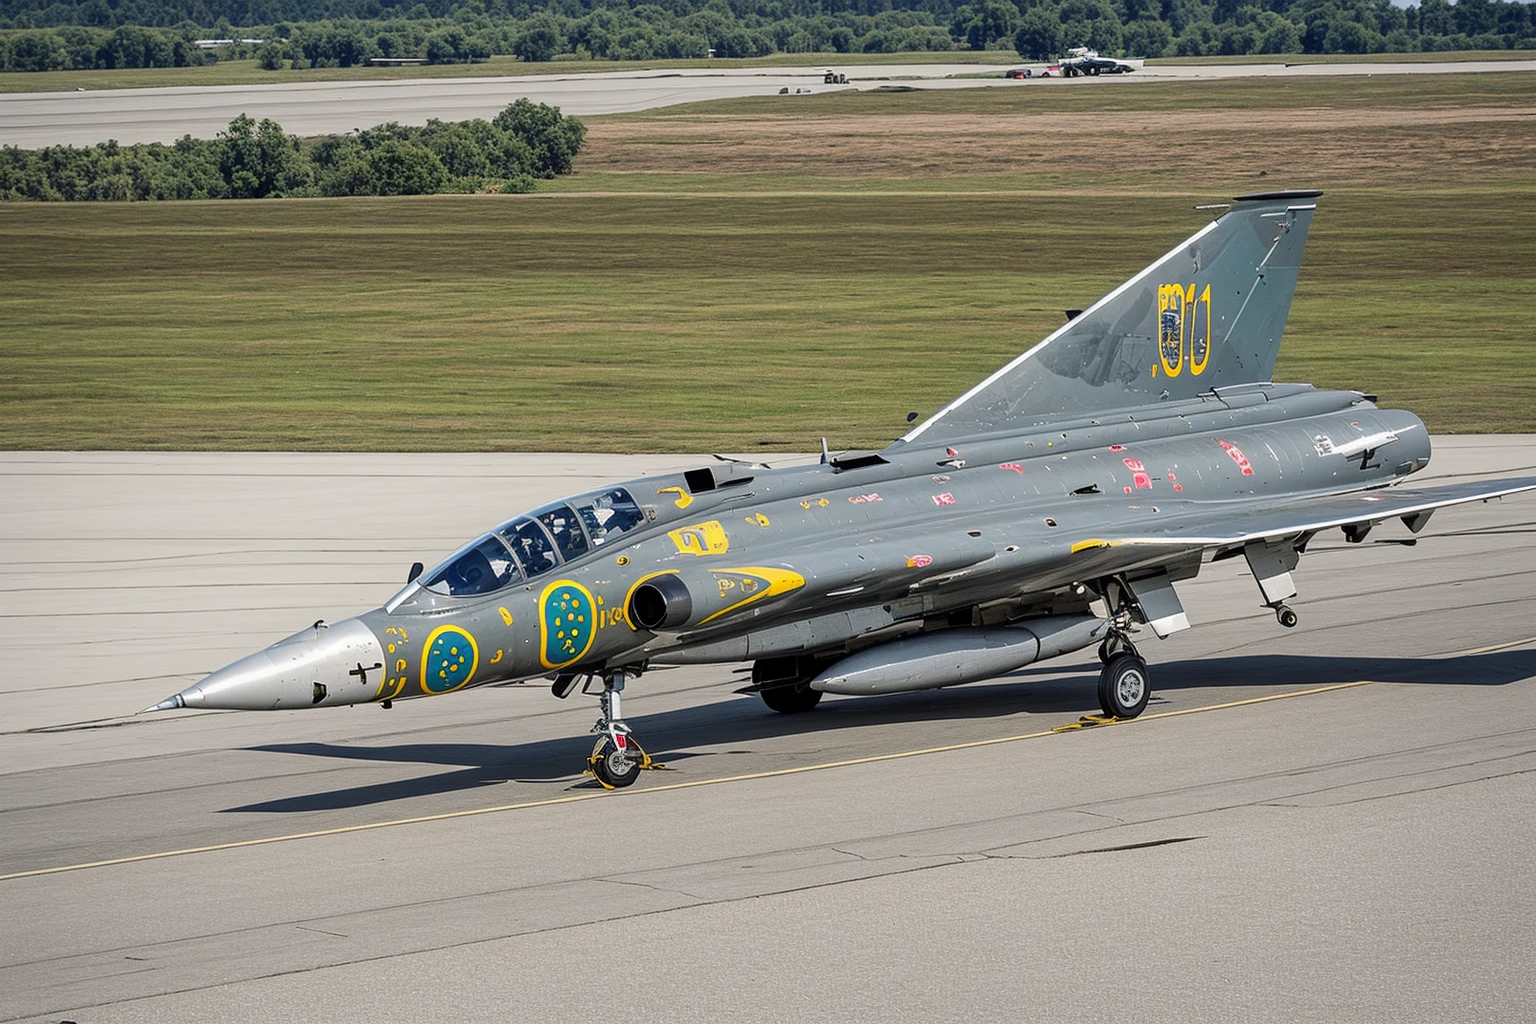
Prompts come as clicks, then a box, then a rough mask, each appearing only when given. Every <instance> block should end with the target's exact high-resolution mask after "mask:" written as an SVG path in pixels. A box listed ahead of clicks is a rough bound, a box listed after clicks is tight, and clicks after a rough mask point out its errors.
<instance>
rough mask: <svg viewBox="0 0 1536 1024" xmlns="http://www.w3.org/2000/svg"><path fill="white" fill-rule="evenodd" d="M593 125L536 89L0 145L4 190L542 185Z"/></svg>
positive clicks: (240, 195)
mask: <svg viewBox="0 0 1536 1024" xmlns="http://www.w3.org/2000/svg"><path fill="white" fill-rule="evenodd" d="M585 137H586V126H585V125H583V124H582V123H581V122H580V121H578V120H576V119H575V118H571V117H564V116H562V115H561V113H560V110H559V108H557V107H551V106H549V105H547V104H544V103H533V102H530V101H529V100H526V99H521V100H518V101H517V102H516V103H513V104H512V105H510V106H508V107H507V108H506V109H505V110H503V111H502V112H501V113H499V114H497V115H496V116H495V118H493V119H492V120H490V121H486V120H483V119H480V118H475V119H473V120H469V121H446V122H445V121H438V120H432V121H428V122H427V123H426V125H425V126H423V127H414V126H410V125H402V124H396V123H393V122H391V123H389V124H381V125H377V126H375V127H373V128H369V129H367V130H366V131H361V132H357V133H356V134H352V135H328V136H321V137H319V138H313V139H299V138H297V137H295V136H292V135H288V134H286V133H285V132H284V131H283V129H282V126H280V125H279V124H278V123H277V122H275V121H271V120H262V121H259V122H258V121H256V120H254V119H253V118H250V117H247V116H246V115H244V114H242V115H240V116H239V117H237V118H235V119H234V120H233V121H231V122H230V123H229V127H228V129H227V130H225V131H222V132H220V133H219V135H218V138H216V139H194V138H192V137H191V136H190V135H188V136H183V137H182V138H181V139H180V140H179V141H177V142H175V143H174V144H172V145H169V146H167V145H164V144H162V143H158V142H155V143H150V144H147V145H134V146H121V145H118V144H117V143H116V142H104V143H101V144H100V145H96V146H86V147H75V146H47V147H44V148H43V149H31V150H28V149H20V148H17V147H15V146H6V147H3V148H0V199H4V200H38V201H54V202H58V201H72V200H111V201H127V200H148V199H268V198H282V197H291V196H394V195H425V194H430V193H440V192H460V193H465V192H531V191H532V190H533V189H534V187H535V182H536V181H537V180H538V179H540V178H553V177H554V176H555V175H557V174H569V173H570V171H571V164H572V161H573V160H574V159H575V157H576V154H577V153H578V152H580V150H581V144H582V141H583V140H584V139H585Z"/></svg>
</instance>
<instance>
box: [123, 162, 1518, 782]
mask: <svg viewBox="0 0 1536 1024" xmlns="http://www.w3.org/2000/svg"><path fill="white" fill-rule="evenodd" d="M1320 195H1321V193H1320V192H1316V191H1290V192H1268V193H1263V194H1258V195H1246V196H1240V197H1238V198H1236V199H1234V200H1233V201H1232V202H1231V203H1228V204H1222V205H1221V206H1220V207H1215V208H1212V207H1202V208H1201V209H1204V210H1207V211H1210V212H1208V213H1207V216H1208V217H1209V218H1210V222H1209V223H1207V224H1206V225H1205V226H1204V227H1202V228H1201V229H1200V230H1199V231H1196V232H1195V233H1194V234H1193V235H1191V236H1190V237H1189V238H1188V239H1186V240H1185V241H1183V242H1180V243H1179V244H1178V245H1177V246H1175V247H1174V248H1173V250H1172V251H1171V252H1169V253H1168V254H1167V255H1165V256H1162V257H1161V258H1159V259H1157V260H1156V261H1155V262H1153V263H1152V265H1151V266H1149V267H1147V268H1146V269H1145V270H1143V271H1142V272H1141V273H1139V274H1137V275H1136V276H1134V277H1132V278H1131V279H1130V280H1128V281H1126V282H1125V283H1124V284H1122V285H1121V286H1120V287H1118V288H1116V289H1115V290H1114V291H1112V292H1110V293H1109V294H1108V295H1106V296H1104V297H1103V298H1102V299H1100V300H1099V301H1098V302H1096V303H1094V304H1093V305H1092V306H1090V307H1089V308H1088V309H1086V310H1084V311H1083V312H1082V313H1081V314H1080V315H1077V316H1075V317H1072V318H1071V319H1070V320H1068V322H1067V323H1066V324H1065V325H1064V326H1063V327H1062V328H1061V329H1059V330H1057V331H1056V332H1055V333H1053V334H1051V335H1050V336H1049V337H1047V338H1046V339H1045V340H1044V341H1041V342H1040V343H1039V344H1037V345H1035V346H1034V347H1033V348H1030V349H1029V350H1028V351H1026V352H1024V353H1023V354H1022V355H1020V356H1019V357H1018V358H1016V359H1014V360H1013V361H1012V362H1010V363H1008V365H1006V366H1004V367H1002V368H1001V369H999V370H998V371H997V372H996V373H994V374H992V375H991V376H990V377H988V378H987V379H985V380H983V381H982V382H981V383H979V384H977V385H976V386H975V387H973V388H972V389H971V390H969V391H967V392H966V393H965V394H963V395H961V396H960V397H959V398H956V399H955V400H954V401H952V402H950V403H949V404H948V405H946V406H945V407H944V408H942V409H940V410H939V411H938V412H937V413H936V414H934V415H933V416H931V417H930V418H928V419H927V420H926V421H924V422H922V423H920V424H918V425H917V426H915V427H914V428H913V429H911V430H910V431H909V432H908V433H907V434H906V435H905V436H904V437H902V438H900V439H899V440H897V441H895V442H893V443H892V444H890V445H889V446H888V447H886V448H884V449H882V450H880V451H849V452H843V453H842V454H839V455H836V456H832V455H830V454H828V453H827V452H826V450H825V444H824V445H823V457H822V461H821V462H820V463H819V464H813V465H798V466H788V467H782V468H777V469H771V468H768V467H767V466H764V465H754V464H747V463H743V462H737V461H728V460H722V461H717V462H715V463H713V464H710V465H703V466H700V467H698V468H696V469H692V470H689V471H687V472H684V473H678V474H671V475H663V476H654V477H645V478H642V479H638V480H630V481H627V482H624V483H617V484H614V485H612V486H608V487H603V488H600V489H598V490H595V491H589V492H587V493H584V494H577V495H574V496H572V497H569V498H566V499H565V500H563V501H557V502H554V503H553V504H549V505H545V506H543V507H541V508H536V509H533V510H532V511H529V512H527V513H525V514H523V515H519V516H516V517H514V518H512V519H510V520H508V521H507V522H505V523H503V524H502V525H500V526H497V527H496V528H495V529H493V530H491V531H490V532H488V533H486V534H485V535H484V536H482V537H479V538H476V539H475V540H472V541H470V542H469V543H468V544H466V545H465V546H464V547H463V548H461V549H460V550H458V551H455V552H454V553H453V554H451V555H449V556H448V557H447V558H446V559H444V560H443V562H442V563H441V564H440V565H438V566H437V567H435V568H433V569H432V570H430V571H427V572H423V571H422V567H421V565H420V564H419V563H418V564H417V565H416V566H413V567H412V571H411V573H410V575H409V579H408V581H407V585H406V586H405V588H404V589H403V590H401V591H400V592H399V593H397V594H395V595H394V596H393V597H391V598H390V599H389V600H388V601H386V602H385V603H384V605H383V606H382V607H380V608H376V609H374V610H372V611H367V612H364V613H362V614H360V615H358V616H356V617H355V618H350V619H347V620H345V621H342V622H335V623H330V624H325V623H323V622H317V623H315V624H314V625H313V626H312V627H310V628H307V629H304V630H301V631H300V632H298V633H296V634H294V635H293V636H291V637H288V638H287V639H286V640H281V641H279V642H278V643H275V644H273V645H272V646H271V647H268V648H267V649H266V650H263V651H259V652H257V653H255V654H252V655H250V656H249V657H246V658H242V659H241V660H239V661H237V662H235V663H233V664H231V665H228V666H226V667H225V668H221V669H219V670H218V671H217V672H214V673H213V674H212V675H210V676H208V677H207V678H206V679H203V680H202V681H201V682H199V683H197V684H196V685H194V686H191V687H188V688H187V689H185V690H183V691H182V692H180V693H177V694H175V695H173V696H171V697H169V698H167V699H166V700H164V701H162V702H161V703H159V704H157V705H155V707H154V708H153V709H146V710H170V709H176V708H230V709H244V710H287V709H292V708H309V707H335V706H337V705H341V704H361V703H367V702H375V703H380V704H382V705H383V706H384V707H386V708H387V707H390V706H391V705H392V704H393V702H395V701H398V700H403V699H405V698H410V697H431V696H437V695H441V694H446V693H452V692H454V691H456V690H462V689H466V688H468V687H472V686H481V685H485V684H488V683H506V682H515V681H520V680H537V679H539V678H540V677H543V678H546V679H548V680H549V681H550V688H551V690H552V691H553V694H554V696H556V697H559V698H566V697H569V696H570V695H571V694H572V693H573V692H574V691H576V690H577V689H578V688H579V689H581V690H582V692H584V693H596V694H597V696H598V703H599V707H600V715H599V718H598V720H597V723H596V725H595V726H594V727H593V732H595V733H597V740H596V744H595V746H594V748H593V750H592V752H591V754H590V755H589V756H588V758H587V762H586V763H587V770H588V771H589V772H590V773H591V774H592V775H594V776H595V777H596V779H597V780H598V782H600V783H601V784H602V785H604V786H606V787H610V788H614V787H621V786H628V785H630V784H631V783H633V782H634V781H635V779H636V778H637V777H638V776H639V774H640V772H641V771H642V770H644V769H646V768H649V767H652V766H653V762H652V760H651V758H650V756H649V755H648V754H647V753H646V752H645V750H644V748H643V747H642V746H641V745H640V743H639V742H638V741H637V739H636V738H635V737H634V735H633V734H632V733H631V731H630V728H629V726H628V725H627V724H626V723H625V721H624V715H623V710H622V696H623V694H624V692H625V686H626V684H627V683H628V682H630V681H632V680H634V679H636V678H637V677H643V674H644V672H645V671H646V670H647V669H648V668H650V667H652V666H658V665H676V664H699V663H706V664H735V663H740V662H751V665H752V668H751V679H752V684H751V686H750V687H749V688H748V689H749V690H750V691H751V692H755V693H757V694H758V695H760V697H761V699H762V701H763V703H764V704H766V705H767V706H768V707H769V708H771V709H772V710H774V711H777V712H783V713H786V714H793V713H802V712H808V711H810V710H811V709H812V708H814V707H815V706H816V704H817V702H818V701H820V700H821V698H822V695H823V694H826V693H835V694H860V695H864V694H886V693H898V692H902V691H907V690H921V689H928V688H934V687H944V686H952V685H955V684H959V683H966V682H972V681H976V680H982V679H987V678H991V677H993V676H997V675H999V674H1002V673H1006V672H1010V671H1012V670H1014V669H1017V668H1020V667H1022V666H1024V665H1027V664H1030V663H1031V662H1035V661H1040V660H1044V659H1046V658H1054V657H1059V656H1061V655H1065V654H1071V653H1073V652H1075V651H1080V650H1083V649H1086V648H1089V647H1097V650H1098V655H1099V658H1100V660H1101V661H1102V662H1103V670H1102V671H1101V672H1100V674H1099V677H1098V699H1099V705H1100V708H1101V709H1102V711H1103V713H1104V715H1105V716H1112V717H1115V718H1134V717H1135V716H1136V715H1138V714H1140V713H1141V711H1142V709H1143V708H1145V707H1146V706H1147V700H1148V698H1149V696H1150V695H1151V685H1150V679H1151V677H1150V673H1149V671H1148V668H1147V662H1146V661H1145V660H1144V659H1143V657H1142V654H1141V651H1140V649H1139V647H1138V645H1137V642H1136V637H1137V636H1142V637H1144V636H1145V635H1146V634H1147V633H1150V634H1151V635H1153V636H1156V637H1167V636H1168V635H1169V634H1171V633H1174V632H1176V631H1178V630H1182V629H1187V628H1189V625H1190V623H1189V619H1188V617H1187V615H1186V614H1185V612H1184V608H1183V606H1182V604H1181V603H1180V599H1179V594H1178V590H1177V584H1178V583H1179V582H1180V581H1183V580H1188V579H1192V578H1194V577H1195V576H1196V575H1198V574H1199V572H1200V570H1201V568H1202V566H1203V565H1204V564H1206V562H1208V561H1213V560H1218V559H1223V558H1235V557H1242V558H1244V559H1245V560H1246V561H1247V564H1248V567H1249V568H1250V569H1251V570H1252V573H1253V578H1254V580H1255V582H1256V583H1257V585H1258V591H1259V601H1260V603H1262V604H1263V605H1264V606H1266V607H1268V608H1270V609H1273V610H1274V612H1275V614H1276V617H1277V618H1278V621H1279V623H1280V625H1282V626H1294V625H1295V624H1296V621H1297V616H1296V612H1295V611H1293V610H1292V609H1291V608H1290V607H1289V605H1288V604H1287V602H1288V601H1290V600H1291V599H1292V598H1293V597H1295V595H1296V587H1295V585H1294V583H1293V582H1292V577H1291V573H1292V570H1294V569H1295V568H1296V566H1297V564H1298V562H1299V560H1300V558H1301V556H1302V554H1303V553H1304V552H1305V551H1306V549H1307V545H1308V543H1309V542H1310V541H1311V540H1312V539H1313V538H1314V537H1315V536H1317V534H1319V533H1320V532H1322V531H1325V530H1334V529H1340V530H1342V531H1343V534H1344V537H1345V538H1346V539H1347V540H1349V541H1354V542H1359V541H1361V540H1363V539H1364V538H1365V537H1366V535H1367V534H1369V533H1370V532H1371V531H1372V529H1374V528H1375V527H1376V526H1378V525H1381V524H1385V523H1388V522H1389V521H1390V520H1393V519H1397V520H1400V521H1401V522H1402V524H1403V526H1405V527H1406V528H1407V529H1408V530H1409V531H1411V532H1413V533H1417V532H1419V531H1420V530H1422V529H1423V528H1424V525H1425V524H1426V523H1427V522H1429V518H1430V515H1431V514H1432V513H1433V512H1434V510H1435V509H1437V508H1440V507H1442V506H1446V505H1454V504H1457V503H1460V502H1470V501H1482V500H1487V499H1491V498H1496V497H1499V496H1501V495H1507V494H1513V493H1516V492H1519V491H1529V490H1532V489H1536V477H1526V478H1521V479H1508V480H1499V481H1481V482H1467V483H1456V484H1450V485H1444V486H1439V487H1433V488H1427V489H1423V490H1411V489H1408V488H1405V487H1400V486H1398V485H1399V484H1400V483H1401V482H1402V481H1403V480H1404V479H1405V478H1407V477H1408V476H1409V475H1411V474H1412V473H1414V472H1416V471H1418V470H1420V469H1423V468H1424V467H1425V466H1426V465H1427V464H1428V463H1429V457H1430V440H1429V436H1428V434H1427V432H1426V431H1425V428H1424V424H1423V423H1422V422H1421V421H1420V420H1419V419H1418V417H1416V416H1414V415H1413V414H1412V413H1409V412H1404V411H1401V410H1393V409H1382V408H1379V407H1378V406H1377V404H1376V402H1375V400H1374V398H1373V397H1372V396H1369V395H1365V394H1362V393H1360V392H1356V391H1319V390H1316V389H1314V388H1313V387H1311V386H1310V385H1306V384H1276V383H1272V382H1271V376H1272V371H1273V368H1274V365H1275V357H1276V354H1277V352H1278V351H1279V347H1280V339H1281V333H1282V331H1283V329H1284V326H1285V321H1286V316H1287V314H1288V312H1289V310H1290V305H1291V297H1292V295H1293V293H1294V290H1295V287H1296V281H1297V276H1298V273H1299V271H1300V265H1301V256H1302V248H1303V245H1304V243H1305V241H1306V237H1307V230H1308V228H1309V227H1310V225H1311V223H1312V217H1313V214H1314V211H1315V210H1316V206H1317V198H1318V197H1319V196H1320ZM1217 211H1219V212H1217Z"/></svg>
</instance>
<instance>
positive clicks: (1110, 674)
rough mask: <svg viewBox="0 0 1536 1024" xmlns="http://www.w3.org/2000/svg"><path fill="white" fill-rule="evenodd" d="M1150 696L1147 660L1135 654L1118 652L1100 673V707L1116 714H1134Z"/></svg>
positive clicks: (1138, 712)
mask: <svg viewBox="0 0 1536 1024" xmlns="http://www.w3.org/2000/svg"><path fill="white" fill-rule="evenodd" d="M1151 697H1152V683H1151V680H1150V679H1149V677H1148V675H1147V663H1146V662H1145V661H1142V660H1141V659H1140V658H1139V657H1137V656H1136V655H1134V654H1117V655H1115V657H1113V658H1111V659H1110V662H1109V664H1108V665H1105V666H1104V670H1103V671H1102V672H1100V673H1099V707H1100V708H1102V709H1103V711H1104V713H1105V714H1106V715H1112V716H1113V717H1115V718H1135V717H1136V716H1137V715H1139V714H1141V713H1142V711H1143V710H1145V709H1146V706H1147V701H1148V700H1150V699H1151Z"/></svg>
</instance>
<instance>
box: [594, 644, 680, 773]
mask: <svg viewBox="0 0 1536 1024" xmlns="http://www.w3.org/2000/svg"><path fill="white" fill-rule="evenodd" d="M623 692H624V670H623V669H614V670H613V671H611V672H608V673H607V674H606V675H604V676H603V692H602V694H601V695H600V696H599V697H598V703H599V706H600V707H601V709H602V713H601V716H600V717H599V718H598V720H597V723H596V724H595V725H593V726H592V731H593V732H596V733H602V736H601V737H600V738H599V739H598V741H597V745H596V746H594V747H593V748H592V756H591V757H589V758H587V771H588V772H590V773H591V774H592V776H593V777H594V778H595V779H597V781H598V784H599V785H601V786H602V787H603V788H604V789H623V788H624V787H625V786H630V785H633V784H634V782H635V780H636V779H638V778H639V777H640V773H641V772H643V771H647V770H651V771H657V770H661V769H662V768H664V767H665V766H664V765H661V764H658V763H657V762H655V761H652V760H651V755H650V754H647V753H646V752H645V750H644V749H643V748H642V747H641V746H640V744H638V743H636V742H635V741H634V738H633V737H632V736H631V735H630V729H629V726H628V725H626V724H625V723H624V713H623V698H622V697H621V696H620V695H621V694H622V693H623Z"/></svg>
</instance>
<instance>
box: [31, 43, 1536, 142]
mask: <svg viewBox="0 0 1536 1024" xmlns="http://www.w3.org/2000/svg"><path fill="white" fill-rule="evenodd" d="M1020 66H1022V65H1020V64H1019V63H1017V62H1014V63H1010V64H997V65H978V64H933V65H911V64H895V65H854V66H850V67H843V68H838V69H836V70H839V71H843V72H845V73H846V74H847V75H848V77H849V84H848V85H839V86H828V85H823V83H822V74H823V72H824V71H825V70H827V69H826V68H825V67H815V68H756V69H744V70H721V71H712V70H687V71H675V70H656V71H619V72H601V73H594V74H581V75H523V76H515V77H505V78H445V79H399V80H389V81H359V82H314V83H287V84H281V85H231V86H214V87H173V88H163V89H109V90H98V91H88V92H53V93H3V94H0V145H5V146H21V147H24V148H36V147H40V146H53V145H75V146H87V145H94V144H95V143H98V142H105V141H107V140H108V139H116V140H117V141H118V142H120V143H123V144H125V145H127V144H131V143H140V142H166V143H169V142H174V141H176V140H177V139H179V138H181V137H182V136H183V135H192V136H194V137H196V138H205V139H211V138H213V137H214V136H215V135H216V134H218V133H219V132H221V131H223V130H225V129H226V128H227V127H228V125H229V122H230V121H232V120H234V119H235V118H236V117H238V116H239V115H240V114H249V115H250V116H251V117H253V118H257V119H260V118H271V119H273V120H274V121H276V122H278V123H279V124H280V125H282V126H283V129H284V130H285V131H287V132H288V133H289V134H290V135H300V136H309V135H324V134H344V133H346V132H350V131H353V130H355V129H359V128H369V127H372V126H373V125H376V124H383V123H385V122H388V121H399V122H402V123H404V124H425V123H426V122H427V120H428V119H429V118H434V117H435V118H439V119H441V120H444V121H460V120H464V119H467V118H472V117H483V118H491V117H494V116H495V115H496V114H497V113H498V112H499V111H500V110H501V109H502V108H503V107H505V106H506V105H507V104H509V103H512V102H513V101H515V100H517V99H519V98H520V97H527V98H528V99H531V100H533V101H535V102H538V103H549V104H553V105H555V106H558V107H559V108H560V109H561V111H563V112H564V113H566V114H574V115H586V114H615V113H623V112H626V111H634V110H647V109H650V108H653V107H665V106H671V105H673V104H678V103H693V102H697V101H701V100H714V99H728V98H736V97H742V96H769V95H776V94H778V93H779V92H780V91H781V90H788V91H789V93H790V95H789V96H787V97H786V102H794V99H793V97H794V96H795V95H799V94H803V93H819V92H829V91H836V90H843V89H875V88H880V87H889V86H893V85H895V86H907V87H913V88H923V89H972V88H1008V89H1018V88H1029V89H1041V88H1073V89H1078V88H1096V87H1110V86H1112V85H1114V84H1134V83H1136V82H1156V81H1169V80H1192V79H1209V78H1232V77H1270V78H1287V77H1315V76H1318V75H1329V76H1335V75H1337V76H1360V75H1397V74H1460V75H1465V74H1472V73H1477V72H1487V71H1504V72H1508V71H1536V60H1511V61H1461V62H1445V63H1434V62H1425V63H1402V64H1295V65H1286V64H1226V65H1202V66H1178V67H1151V68H1142V69H1141V70H1139V71H1136V72H1133V73H1131V74H1128V75H1101V76H1098V77H1095V78H1075V79H1071V80H1067V79H1062V78H1051V79H1044V80H1042V79H1030V80H1028V81H1007V80H1005V79H1002V78H953V77H950V76H953V75H975V74H987V73H990V74H996V75H1000V74H1001V73H1002V72H1003V71H1004V70H1005V69H1007V68H1009V67H1020Z"/></svg>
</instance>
